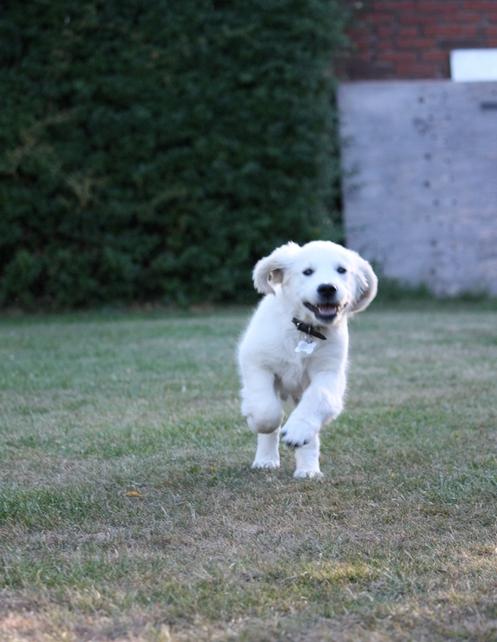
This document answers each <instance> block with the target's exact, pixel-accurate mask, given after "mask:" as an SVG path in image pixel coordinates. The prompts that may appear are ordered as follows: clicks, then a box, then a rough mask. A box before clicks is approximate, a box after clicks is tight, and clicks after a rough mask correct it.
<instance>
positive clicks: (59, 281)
mask: <svg viewBox="0 0 497 642" xmlns="http://www.w3.org/2000/svg"><path fill="white" fill-rule="evenodd" d="M343 24H344V16H343V9H342V8H341V6H340V4H339V2H338V0H336V1H334V0H235V1H234V2H227V1H223V0H147V2H143V1H142V0H119V1H117V0H106V1H105V2H103V1H102V0H98V1H97V0H86V1H85V0H81V1H80V2H75V1H74V0H72V1H69V2H68V1H67V0H32V1H31V2H27V3H19V2H13V1H8V0H7V2H5V3H4V4H3V7H2V12H1V13H0V94H1V96H2V102H3V106H2V110H1V111H0V150H2V152H1V156H0V197H1V202H2V214H1V220H0V267H1V272H0V303H1V304H3V305H12V304H16V305H25V306H29V305H35V304H44V305H54V306H82V305H89V304H96V303H97V304H98V303H101V302H108V301H131V300H138V301H143V300H161V301H163V302H178V301H179V302H195V301H205V300H210V301H227V300H241V299H243V298H244V297H246V296H247V294H248V292H250V290H251V285H250V278H249V270H250V267H251V265H252V264H253V263H254V261H255V260H256V259H257V258H259V257H260V256H261V255H263V254H264V253H266V252H268V251H269V250H270V249H272V248H273V247H274V246H275V245H276V244H278V243H281V242H284V241H287V240H289V239H293V240H296V241H306V240H308V239H311V238H315V237H327V236H328V237H329V236H334V237H335V238H337V234H339V227H338V226H337V220H338V218H337V217H338V215H337V211H336V199H337V197H336V193H335V189H336V184H337V181H338V179H337V177H338V162H337V150H336V141H335V135H334V108H333V78H332V74H331V71H330V69H331V61H332V55H333V52H334V51H335V50H336V48H337V47H338V46H340V45H341V43H342V40H343V36H342V32H343Z"/></svg>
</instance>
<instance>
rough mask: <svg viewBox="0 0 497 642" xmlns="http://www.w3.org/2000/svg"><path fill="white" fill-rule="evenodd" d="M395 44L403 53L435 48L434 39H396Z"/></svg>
mask: <svg viewBox="0 0 497 642" xmlns="http://www.w3.org/2000/svg"><path fill="white" fill-rule="evenodd" d="M395 43H396V45H397V46H398V48H399V49H402V51H404V50H405V49H408V50H415V51H419V50H420V49H426V48H428V47H433V38H396V39H395Z"/></svg>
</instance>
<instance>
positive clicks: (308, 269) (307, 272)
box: [302, 268, 314, 276]
mask: <svg viewBox="0 0 497 642" xmlns="http://www.w3.org/2000/svg"><path fill="white" fill-rule="evenodd" d="M302 274H304V275H305V276H311V274H314V270H313V269H312V268H307V269H306V270H304V271H303V272H302Z"/></svg>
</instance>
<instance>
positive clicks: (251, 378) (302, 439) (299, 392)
mask: <svg viewBox="0 0 497 642" xmlns="http://www.w3.org/2000/svg"><path fill="white" fill-rule="evenodd" d="M253 279H254V285H255V288H256V289H257V290H258V291H259V292H261V293H262V294H265V295H266V296H265V297H264V298H263V299H262V301H261V302H260V304H259V306H258V307H257V309H256V311H255V313H254V315H253V317H252V319H251V320H250V323H249V325H248V328H247V330H246V332H245V334H244V336H243V337H242V340H241V342H240V345H239V350H238V362H239V368H240V376H241V383H242V390H241V397H242V413H243V415H244V416H245V417H246V419H247V423H248V425H249V427H250V428H251V429H252V430H253V431H254V432H256V433H257V451H256V455H255V459H254V462H253V464H252V467H253V468H277V467H278V466H279V461H280V460H279V452H278V443H279V437H280V428H281V422H282V417H283V408H282V402H283V401H284V400H285V399H287V398H290V399H291V400H293V402H294V404H295V408H294V410H293V412H291V414H290V415H289V417H288V419H287V421H286V423H285V424H284V426H283V428H281V438H282V440H283V441H284V442H285V443H286V444H287V445H288V446H290V447H292V448H295V457H296V469H295V473H294V476H295V477H320V476H321V471H320V468H319V432H320V430H321V428H322V427H323V426H324V425H326V424H327V423H329V422H330V421H332V420H333V419H335V418H336V417H338V415H339V414H340V413H341V411H342V408H343V399H344V394H345V385H346V368H347V352H348V330H347V320H348V318H349V317H350V316H351V315H353V314H355V313H357V312H360V311H362V310H364V309H365V308H366V307H367V306H368V305H369V304H370V303H371V301H372V300H373V299H374V297H375V295H376V290H377V278H376V276H375V274H374V272H373V270H372V268H371V266H370V265H369V263H368V262H367V261H365V260H364V259H362V258H361V257H360V256H359V255H358V254H357V253H356V252H353V251H351V250H348V249H346V248H344V247H342V246H341V245H337V244H336V243H332V242H330V241H313V242H311V243H307V245H304V246H302V247H300V246H299V245H297V244H296V243H288V244H286V245H283V246H281V247H279V248H277V249H276V250H274V252H272V254H270V255H269V256H267V257H265V258H263V259H261V260H260V261H259V262H258V263H257V265H256V266H255V269H254V273H253ZM322 286H324V287H322ZM318 288H320V289H319V291H318ZM323 293H324V294H323ZM293 317H296V318H298V319H299V320H300V321H303V322H305V323H309V324H312V326H313V327H314V328H315V329H317V330H318V331H320V332H321V333H322V334H324V335H325V336H326V340H322V339H319V338H315V339H313V338H312V337H308V336H307V335H306V334H304V333H302V332H300V331H299V330H298V329H297V328H296V327H295V325H294V324H293V323H292V318H293ZM311 340H312V341H314V342H315V343H316V345H315V346H314V350H313V352H312V354H306V353H305V352H296V351H295V349H296V347H297V346H298V344H299V342H301V341H307V342H309V341H311Z"/></svg>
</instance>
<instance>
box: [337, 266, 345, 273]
mask: <svg viewBox="0 0 497 642" xmlns="http://www.w3.org/2000/svg"><path fill="white" fill-rule="evenodd" d="M337 272H338V274H345V272H347V269H346V268H344V267H343V266H342V265H340V267H337Z"/></svg>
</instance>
